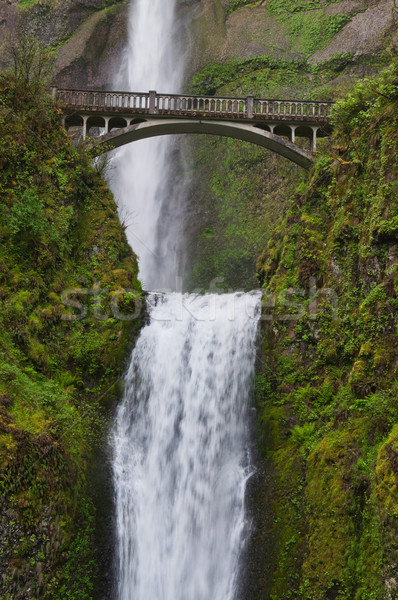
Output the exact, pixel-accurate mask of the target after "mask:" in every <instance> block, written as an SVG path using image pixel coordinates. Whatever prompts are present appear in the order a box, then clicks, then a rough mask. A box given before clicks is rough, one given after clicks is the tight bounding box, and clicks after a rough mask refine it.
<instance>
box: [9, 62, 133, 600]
mask: <svg viewBox="0 0 398 600" xmlns="http://www.w3.org/2000/svg"><path fill="white" fill-rule="evenodd" d="M18 73H19V74H20V73H21V71H20V70H18ZM0 130H1V137H0V167H1V171H0V194H1V198H2V203H1V206H0V238H1V243H0V306H1V310H0V470H1V483H0V494H1V506H2V515H1V517H0V536H1V538H2V548H1V552H0V571H1V572H2V573H3V578H2V579H1V581H0V590H1V593H0V595H1V597H2V598H4V599H11V598H12V599H13V600H17V599H19V598H21V599H22V598H34V597H38V596H39V595H40V597H43V598H51V599H52V600H55V599H57V598H62V599H63V600H64V599H67V598H69V599H74V598H76V599H77V598H79V600H81V599H84V598H87V599H88V598H91V597H92V588H93V581H94V579H95V570H96V567H95V555H94V553H93V534H94V529H95V514H94V512H93V503H92V494H91V493H90V490H89V489H88V488H89V483H90V479H89V476H88V459H89V458H90V456H91V454H92V452H93V449H94V446H95V442H96V441H97V442H99V441H100V440H101V439H102V436H103V434H104V429H103V420H104V415H105V414H106V411H107V410H108V411H109V408H110V406H111V403H112V401H113V400H114V399H115V398H116V397H117V396H118V393H119V388H118V381H119V377H120V373H121V368H122V362H123V359H124V356H125V350H126V347H127V344H128V341H129V336H130V335H131V333H132V324H137V323H138V321H137V320H130V321H129V320H125V321H123V320H118V318H116V317H118V316H120V314H121V313H123V314H124V315H126V316H127V317H128V316H131V314H132V313H133V312H134V309H135V304H136V300H139V298H140V294H141V289H140V284H139V282H138V280H137V270H138V269H137V261H136V257H135V256H134V254H133V253H132V251H131V249H130V248H129V246H128V244H127V241H126V237H125V234H124V231H123V228H122V227H121V225H120V223H119V221H118V216H117V211H116V206H115V203H114V201H113V198H112V195H111V193H110V192H109V190H108V189H107V187H106V185H105V183H104V181H103V179H102V177H101V175H100V173H99V172H98V171H97V170H96V169H95V168H93V166H92V165H91V159H90V156H89V155H88V154H87V153H86V152H85V151H84V150H81V149H79V148H76V147H74V146H73V145H72V144H71V143H70V141H69V140H68V138H67V136H66V133H65V131H64V130H63V129H62V127H61V125H60V114H59V111H57V109H56V107H54V106H53V104H52V101H51V98H50V97H48V96H47V94H46V93H45V90H44V89H43V85H42V83H41V79H40V78H37V69H36V67H33V70H31V71H30V74H29V76H24V77H23V78H22V80H21V81H19V80H18V78H17V77H16V76H15V74H12V73H11V74H8V75H2V76H1V78H0ZM123 290H128V293H122V291H123ZM75 317H77V318H75Z"/></svg>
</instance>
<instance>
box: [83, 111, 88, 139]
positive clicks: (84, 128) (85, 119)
mask: <svg viewBox="0 0 398 600" xmlns="http://www.w3.org/2000/svg"><path fill="white" fill-rule="evenodd" d="M82 119H83V140H85V139H86V137H87V120H88V115H82Z"/></svg>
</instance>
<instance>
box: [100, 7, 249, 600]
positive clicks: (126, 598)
mask: <svg viewBox="0 0 398 600" xmlns="http://www.w3.org/2000/svg"><path fill="white" fill-rule="evenodd" d="M176 1H177V0H133V3H132V6H131V11H130V20H129V23H130V26H129V27H130V31H129V45H128V48H127V50H126V55H125V60H124V62H123V67H122V69H121V71H120V73H119V75H118V81H117V87H119V88H120V89H127V90H133V91H148V90H150V89H156V90H157V91H160V92H162V91H165V92H176V91H178V89H179V87H180V85H181V79H182V63H181V61H179V59H178V57H179V56H180V55H181V51H180V49H179V48H178V47H177V44H176V42H175V40H176V39H178V36H176V34H175V31H176V29H175V27H176V11H175V4H176ZM172 143H173V142H170V140H168V139H167V138H159V139H156V138H155V139H151V140H144V141H140V142H137V143H134V144H131V145H130V146H127V147H126V148H124V149H123V150H122V151H120V152H119V153H118V154H117V157H116V161H115V163H116V168H115V171H114V174H113V181H112V187H113V190H114V192H115V196H116V198H117V201H118V204H119V209H120V212H121V217H122V219H125V220H126V221H127V224H128V229H127V233H128V238H129V241H130V243H131V245H132V247H133V248H134V250H135V251H136V252H137V254H138V256H139V261H140V273H141V277H142V279H143V282H144V285H145V287H146V289H150V290H154V289H156V290H161V289H163V290H165V289H167V288H170V289H176V288H175V276H176V274H177V272H178V271H177V270H176V255H177V254H178V252H179V253H180V254H182V252H181V251H182V246H181V236H180V235H179V232H178V227H179V224H180V223H181V216H182V215H181V210H182V207H181V206H180V205H179V203H178V202H177V201H176V197H177V196H178V197H180V194H178V191H180V190H181V185H176V184H175V183H176V182H173V184H174V185H173V184H172V183H171V181H170V179H171V178H170V173H171V170H170V169H171V160H170V156H171V154H172V150H173V147H172V145H171V144H172ZM171 190H172V193H170V191H171ZM177 190H178V191H177ZM171 207H172V208H171ZM165 214H168V217H169V218H168V219H165ZM170 215H171V216H174V218H170ZM148 310H149V324H148V325H146V326H145V327H144V328H143V330H142V331H141V334H140V337H139V339H138V341H137V344H136V347H135V349H134V351H133V353H132V356H131V362H130V367H129V370H128V373H127V375H126V385H125V394H124V398H123V401H122V402H121V404H120V406H119V408H118V411H117V415H116V419H115V423H114V428H113V431H112V436H111V440H112V446H113V454H114V458H113V463H112V467H113V480H114V486H115V508H116V510H115V513H116V514H115V517H116V518H115V520H116V540H117V544H116V558H117V570H116V571H117V572H116V579H117V586H116V587H117V596H116V599H117V600H233V599H234V597H235V592H236V586H237V577H238V573H239V563H238V561H239V556H240V552H241V550H242V546H243V544H244V539H245V531H246V529H247V528H246V525H247V523H246V522H245V512H244V495H245V486H246V481H247V478H248V477H249V475H250V469H251V467H250V456H249V451H248V432H247V423H248V419H247V410H248V395H249V390H250V382H251V378H252V375H253V368H254V346H255V336H256V329H257V321H258V318H259V312H260V295H259V293H251V294H241V293H236V294H225V295H215V294H213V295H212V294H207V295H204V296H195V295H182V294H181V293H177V292H175V293H170V294H150V295H149V299H148Z"/></svg>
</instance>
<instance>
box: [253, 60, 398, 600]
mask: <svg viewBox="0 0 398 600" xmlns="http://www.w3.org/2000/svg"><path fill="white" fill-rule="evenodd" d="M333 118H334V123H335V131H334V134H333V138H332V140H331V142H330V145H329V147H327V148H325V149H324V151H323V153H320V155H319V157H318V160H317V163H316V166H315V169H314V172H313V174H312V177H311V179H310V181H309V182H308V183H307V184H306V185H305V186H304V185H303V184H302V185H301V186H300V193H298V194H297V195H296V196H295V197H294V198H293V199H292V200H291V202H290V204H289V206H288V209H287V211H286V213H285V215H284V216H283V217H281V219H280V220H279V222H278V224H277V225H276V227H275V229H274V232H273V234H272V236H271V239H270V241H269V243H268V245H267V247H266V249H265V251H264V252H263V254H262V256H261V257H260V259H259V261H258V273H259V278H260V282H261V284H262V286H263V289H264V294H265V295H264V337H263V373H262V374H261V375H260V376H259V378H258V380H259V384H258V385H257V403H258V406H259V410H260V413H261V424H260V429H259V432H260V441H261V444H262V451H263V453H264V455H265V456H266V457H267V460H269V458H271V459H272V472H273V473H274V475H273V479H272V482H271V483H269V485H271V487H272V489H273V501H272V511H273V516H274V524H273V525H272V526H271V527H270V528H269V529H270V531H269V536H270V537H271V539H272V540H273V546H272V555H273V558H272V562H273V574H272V577H270V581H269V584H267V585H268V588H267V593H268V594H269V597H270V598H272V599H273V600H282V598H283V599H284V600H285V599H288V598H295V599H299V600H319V599H320V598H325V599H326V598H333V599H335V600H349V599H350V600H352V599H355V600H372V599H375V600H376V599H379V598H384V597H394V595H396V593H397V589H396V583H395V582H396V564H397V555H398V537H397V531H398V527H397V518H398V488H397V481H398V462H397V456H398V438H397V422H398V401H397V398H398V387H397V365H396V359H395V357H396V355H397V350H398V348H397V316H396V307H397V306H398V301H397V297H398V279H397V269H396V265H397V256H396V243H397V222H398V221H397V214H398V213H397V203H396V197H397V192H398V187H397V186H398V170H397V164H396V155H397V151H398V134H397V132H398V62H397V60H396V59H395V60H394V63H393V66H392V67H391V68H389V69H387V70H386V71H384V72H383V73H382V74H381V75H380V76H379V77H378V78H377V79H372V78H369V79H366V80H364V81H362V82H361V83H359V84H358V85H357V86H356V87H355V89H354V90H353V91H352V92H350V93H349V94H348V95H347V96H346V97H345V98H344V99H342V100H340V101H339V102H338V103H337V104H336V106H335V109H334V117H333ZM270 298H273V299H274V303H272V302H270V301H269V299H270ZM388 593H389V594H390V596H388ZM263 594H264V591H263ZM259 597H264V595H259Z"/></svg>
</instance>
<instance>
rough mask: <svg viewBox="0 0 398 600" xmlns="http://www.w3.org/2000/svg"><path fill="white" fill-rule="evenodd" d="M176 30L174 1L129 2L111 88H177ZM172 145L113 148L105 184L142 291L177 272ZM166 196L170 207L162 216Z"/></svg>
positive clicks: (170, 283) (170, 284)
mask: <svg viewBox="0 0 398 600" xmlns="http://www.w3.org/2000/svg"><path fill="white" fill-rule="evenodd" d="M177 28H178V24H177V20H176V0H151V1H149V0H134V1H133V2H132V3H131V6H130V14H129V32H128V33H129V35H128V45H127V48H126V51H125V55H124V57H123V60H122V65H121V69H120V71H119V73H118V74H117V77H116V80H115V86H116V88H118V89H121V90H126V91H132V90H136V91H147V90H148V89H153V90H158V91H162V90H168V91H171V92H178V91H180V88H181V85H182V77H183V66H184V65H183V52H182V51H181V48H180V46H179V41H178V40H179V39H180V38H179V36H178V35H177V33H178V31H177ZM172 144H173V139H172V138H171V139H170V138H155V139H150V140H141V141H140V142H137V143H136V144H132V145H131V146H127V147H125V148H123V149H122V150H120V151H118V153H117V160H116V161H115V165H114V166H115V168H114V169H113V172H112V173H111V181H110V184H111V188H112V191H113V192H114V194H115V197H116V200H117V203H118V206H119V212H120V216H121V219H122V221H124V222H125V224H126V225H127V230H126V233H127V238H128V240H129V242H130V244H131V245H132V247H133V248H134V250H135V252H136V253H137V255H138V257H139V268H140V276H141V279H142V281H143V284H144V287H145V288H146V289H158V290H159V289H163V290H165V289H175V287H176V277H177V276H178V275H179V273H178V272H177V270H178V269H177V256H176V253H177V245H178V238H179V230H180V223H179V221H178V219H177V218H174V215H173V214H172V207H173V202H172V198H173V196H174V195H175V194H176V193H178V187H179V186H178V184H177V185H176V183H175V182H173V183H171V182H170V154H171V151H172ZM166 200H167V201H168V204H170V209H169V210H168V212H167V215H166V216H165V215H164V213H163V212H162V211H163V210H164V204H165V201H166ZM160 231H161V234H160V235H159V232H160ZM166 254H167V257H166Z"/></svg>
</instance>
